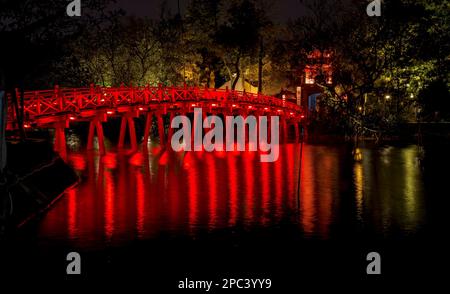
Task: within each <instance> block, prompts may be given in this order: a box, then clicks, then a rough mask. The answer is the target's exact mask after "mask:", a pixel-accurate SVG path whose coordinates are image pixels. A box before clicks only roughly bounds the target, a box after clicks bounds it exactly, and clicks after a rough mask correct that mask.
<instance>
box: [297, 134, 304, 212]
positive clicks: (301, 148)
mask: <svg viewBox="0 0 450 294" xmlns="http://www.w3.org/2000/svg"><path fill="white" fill-rule="evenodd" d="M301 130H302V131H301V136H300V158H299V160H298V181H297V208H298V210H299V211H300V189H301V182H302V158H303V125H302V127H301Z"/></svg>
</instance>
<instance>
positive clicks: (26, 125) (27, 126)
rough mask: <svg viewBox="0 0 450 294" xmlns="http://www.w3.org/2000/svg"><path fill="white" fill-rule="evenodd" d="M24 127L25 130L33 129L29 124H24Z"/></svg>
mask: <svg viewBox="0 0 450 294" xmlns="http://www.w3.org/2000/svg"><path fill="white" fill-rule="evenodd" d="M23 127H24V128H25V129H29V128H31V126H30V125H29V124H24V125H23Z"/></svg>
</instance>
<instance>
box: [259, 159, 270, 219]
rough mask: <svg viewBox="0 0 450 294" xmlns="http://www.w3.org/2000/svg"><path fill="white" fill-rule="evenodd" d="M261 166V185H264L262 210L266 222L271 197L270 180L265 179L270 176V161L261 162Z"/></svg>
mask: <svg viewBox="0 0 450 294" xmlns="http://www.w3.org/2000/svg"><path fill="white" fill-rule="evenodd" d="M260 167H261V179H262V181H261V185H262V212H263V218H262V223H263V224H266V223H267V222H268V221H269V219H268V216H269V199H270V183H269V180H265V179H268V178H269V163H267V162H262V163H260Z"/></svg>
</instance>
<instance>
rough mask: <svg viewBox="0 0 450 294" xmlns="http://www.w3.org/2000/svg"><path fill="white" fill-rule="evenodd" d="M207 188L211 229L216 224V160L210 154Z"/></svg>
mask: <svg viewBox="0 0 450 294" xmlns="http://www.w3.org/2000/svg"><path fill="white" fill-rule="evenodd" d="M207 164H208V179H207V182H208V187H209V224H208V227H209V228H210V229H213V228H214V227H215V226H216V224H217V178H216V159H215V157H214V156H213V155H212V154H208V158H207Z"/></svg>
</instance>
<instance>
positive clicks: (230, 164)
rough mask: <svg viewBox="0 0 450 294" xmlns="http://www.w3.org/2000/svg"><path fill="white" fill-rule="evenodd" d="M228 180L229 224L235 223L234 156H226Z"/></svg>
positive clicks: (236, 202)
mask: <svg viewBox="0 0 450 294" xmlns="http://www.w3.org/2000/svg"><path fill="white" fill-rule="evenodd" d="M228 182H229V185H230V186H229V187H230V203H229V208H230V220H229V224H230V225H235V224H236V218H237V209H238V196H237V173H236V157H235V156H233V155H231V156H228Z"/></svg>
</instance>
